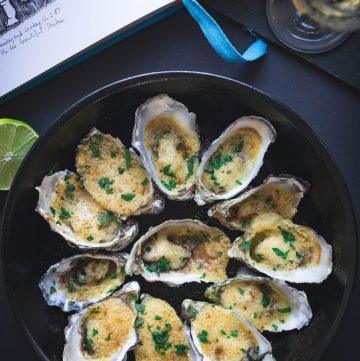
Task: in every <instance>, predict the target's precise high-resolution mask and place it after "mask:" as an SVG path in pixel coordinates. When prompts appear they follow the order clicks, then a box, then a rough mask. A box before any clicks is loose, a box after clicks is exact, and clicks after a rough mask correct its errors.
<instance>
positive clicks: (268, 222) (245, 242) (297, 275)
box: [228, 213, 332, 283]
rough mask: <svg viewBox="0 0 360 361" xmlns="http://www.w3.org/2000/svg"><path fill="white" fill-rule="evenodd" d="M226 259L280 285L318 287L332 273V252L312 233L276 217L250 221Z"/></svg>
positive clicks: (270, 214)
mask: <svg viewBox="0 0 360 361" xmlns="http://www.w3.org/2000/svg"><path fill="white" fill-rule="evenodd" d="M228 255H229V256H230V257H232V258H236V259H239V260H241V261H243V262H245V263H246V264H247V265H248V266H250V267H252V268H255V269H256V270H257V271H259V272H262V273H265V274H266V275H268V276H270V277H272V278H277V279H280V280H283V281H289V282H295V283H301V282H306V283H320V282H322V281H323V280H325V279H326V278H327V276H328V275H329V274H330V273H331V270H332V249H331V246H330V245H329V244H327V243H326V241H325V240H324V239H323V238H322V237H321V236H320V235H319V234H317V233H316V232H315V231H314V230H313V229H311V228H309V227H305V226H300V225H297V224H294V223H293V222H292V221H290V220H287V219H284V218H282V217H281V216H280V215H279V214H277V213H263V214H260V215H258V216H256V217H254V219H253V221H252V222H251V225H250V226H249V228H248V229H247V231H246V232H245V234H244V235H243V236H241V237H239V238H237V239H236V240H235V242H234V243H233V244H232V247H231V249H230V251H229V252H228Z"/></svg>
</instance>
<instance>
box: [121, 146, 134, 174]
mask: <svg viewBox="0 0 360 361" xmlns="http://www.w3.org/2000/svg"><path fill="white" fill-rule="evenodd" d="M122 149H123V151H124V155H125V164H126V169H129V168H131V167H132V164H131V154H130V151H129V149H127V148H126V147H125V146H123V147H122Z"/></svg>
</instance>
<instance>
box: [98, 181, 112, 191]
mask: <svg viewBox="0 0 360 361" xmlns="http://www.w3.org/2000/svg"><path fill="white" fill-rule="evenodd" d="M113 183H114V181H113V180H112V181H111V180H110V179H109V178H107V177H102V178H100V179H99V181H98V184H99V186H100V188H102V189H103V190H104V191H105V192H106V194H113V193H114V191H113V189H112V187H111V186H112V184H113Z"/></svg>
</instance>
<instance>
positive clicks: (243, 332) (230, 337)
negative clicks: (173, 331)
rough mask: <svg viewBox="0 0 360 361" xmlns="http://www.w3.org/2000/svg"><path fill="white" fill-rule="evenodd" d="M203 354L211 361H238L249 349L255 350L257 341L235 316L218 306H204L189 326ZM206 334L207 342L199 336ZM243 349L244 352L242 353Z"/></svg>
mask: <svg viewBox="0 0 360 361" xmlns="http://www.w3.org/2000/svg"><path fill="white" fill-rule="evenodd" d="M191 328H192V334H193V335H195V337H197V338H198V342H199V345H200V346H201V348H202V352H203V354H204V355H205V356H206V357H208V358H209V359H211V360H217V361H239V360H242V359H243V358H244V357H245V352H246V351H247V350H248V349H249V348H253V349H256V347H257V346H258V343H257V340H256V338H255V336H254V334H253V333H252V331H251V330H249V329H248V327H247V326H246V325H245V324H244V323H243V322H241V321H240V320H239V318H238V317H236V315H235V314H234V313H233V312H231V311H229V310H225V309H224V308H222V307H220V306H215V305H205V306H204V307H203V308H202V309H201V311H200V312H199V313H198V315H197V316H196V319H195V320H194V321H193V322H192V325H191ZM204 331H205V332H207V342H206V343H205V342H201V336H200V337H199V334H201V333H204ZM241 349H243V350H244V351H245V352H243V351H242V350H241Z"/></svg>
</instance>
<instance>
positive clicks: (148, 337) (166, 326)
mask: <svg viewBox="0 0 360 361" xmlns="http://www.w3.org/2000/svg"><path fill="white" fill-rule="evenodd" d="M140 299H141V306H139V307H138V310H139V314H138V319H137V322H136V324H137V331H138V334H139V345H138V346H137V348H136V349H135V358H136V361H145V360H146V361H148V360H151V361H190V360H191V357H190V347H189V343H188V341H187V339H186V334H185V327H184V325H183V323H182V321H181V320H180V318H179V316H178V315H177V314H176V312H175V310H174V309H173V308H172V307H171V306H170V305H169V304H168V303H167V302H165V301H163V300H161V299H160V298H154V297H152V296H150V295H148V294H143V295H141V297H140ZM159 338H162V339H163V340H165V342H159V341H158V340H159Z"/></svg>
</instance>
